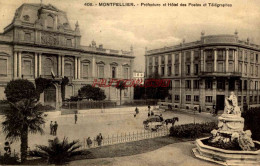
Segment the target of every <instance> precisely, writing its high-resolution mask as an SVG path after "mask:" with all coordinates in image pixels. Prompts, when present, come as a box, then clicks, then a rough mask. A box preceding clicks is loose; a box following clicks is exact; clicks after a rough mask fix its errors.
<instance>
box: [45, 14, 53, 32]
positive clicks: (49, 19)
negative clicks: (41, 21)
mask: <svg viewBox="0 0 260 166" xmlns="http://www.w3.org/2000/svg"><path fill="white" fill-rule="evenodd" d="M46 24H47V28H48V29H53V27H54V19H53V17H52V16H50V15H49V16H47V18H46Z"/></svg>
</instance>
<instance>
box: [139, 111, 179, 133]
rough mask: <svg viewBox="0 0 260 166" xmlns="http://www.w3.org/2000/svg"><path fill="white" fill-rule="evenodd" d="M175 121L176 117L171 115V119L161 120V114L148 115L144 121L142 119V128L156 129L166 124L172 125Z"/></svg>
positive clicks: (177, 119)
mask: <svg viewBox="0 0 260 166" xmlns="http://www.w3.org/2000/svg"><path fill="white" fill-rule="evenodd" d="M175 121H179V118H178V117H173V118H172V119H166V120H165V121H164V120H163V117H162V116H159V115H155V116H150V117H148V118H147V119H146V120H145V121H143V125H144V129H145V130H151V131H158V130H160V129H163V128H164V127H166V126H168V124H172V126H173V125H174V123H175Z"/></svg>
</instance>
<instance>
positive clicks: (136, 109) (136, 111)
mask: <svg viewBox="0 0 260 166" xmlns="http://www.w3.org/2000/svg"><path fill="white" fill-rule="evenodd" d="M135 114H136V115H137V114H139V109H138V108H137V107H136V108H135Z"/></svg>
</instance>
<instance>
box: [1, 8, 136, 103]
mask: <svg viewBox="0 0 260 166" xmlns="http://www.w3.org/2000/svg"><path fill="white" fill-rule="evenodd" d="M80 40H81V35H80V29H79V24H78V22H77V23H76V24H75V29H72V28H71V25H70V24H69V21H68V18H67V15H66V13H65V12H64V11H61V10H59V9H57V8H56V7H54V6H52V5H43V4H23V5H22V6H20V7H19V8H18V9H17V10H16V12H15V16H14V19H13V21H12V22H11V24H10V25H8V26H7V27H6V28H4V32H3V33H2V34H0V98H1V99H3V98H5V94H4V87H5V86H6V84H7V82H9V81H10V80H12V79H17V78H24V79H28V80H30V81H34V80H35V78H37V77H44V78H51V76H52V75H54V76H55V79H57V80H58V79H60V78H62V77H64V76H67V77H68V78H69V80H70V83H69V85H68V86H66V88H65V89H66V90H65V97H66V98H69V97H70V96H73V95H76V94H77V92H78V89H79V88H80V87H82V86H84V85H86V84H92V83H93V80H94V79H98V78H107V79H108V78H115V79H131V78H132V67H133V61H134V56H133V50H132V49H131V51H122V50H121V51H118V50H112V49H105V48H103V46H102V45H99V46H97V45H96V43H95V42H94V41H93V42H92V44H91V45H90V46H82V45H81V44H80ZM60 91H61V88H60V85H59V84H56V83H54V84H53V87H51V88H49V89H47V90H46V91H45V92H44V93H43V94H42V96H41V99H40V100H41V101H42V102H44V103H50V104H52V105H53V103H54V104H55V105H56V106H57V103H59V102H61V92H60ZM104 91H105V94H106V96H107V99H108V100H119V95H118V94H119V92H118V90H117V89H116V88H115V87H109V88H104ZM132 96H133V90H132V88H128V89H126V90H125V93H124V96H123V98H122V99H123V100H130V99H132Z"/></svg>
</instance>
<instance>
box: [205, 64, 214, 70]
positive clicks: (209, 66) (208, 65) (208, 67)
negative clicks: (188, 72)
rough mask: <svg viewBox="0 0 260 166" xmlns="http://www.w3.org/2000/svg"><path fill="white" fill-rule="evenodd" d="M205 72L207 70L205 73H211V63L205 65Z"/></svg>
mask: <svg viewBox="0 0 260 166" xmlns="http://www.w3.org/2000/svg"><path fill="white" fill-rule="evenodd" d="M206 70H207V72H212V71H213V65H212V63H207V67H206Z"/></svg>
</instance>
